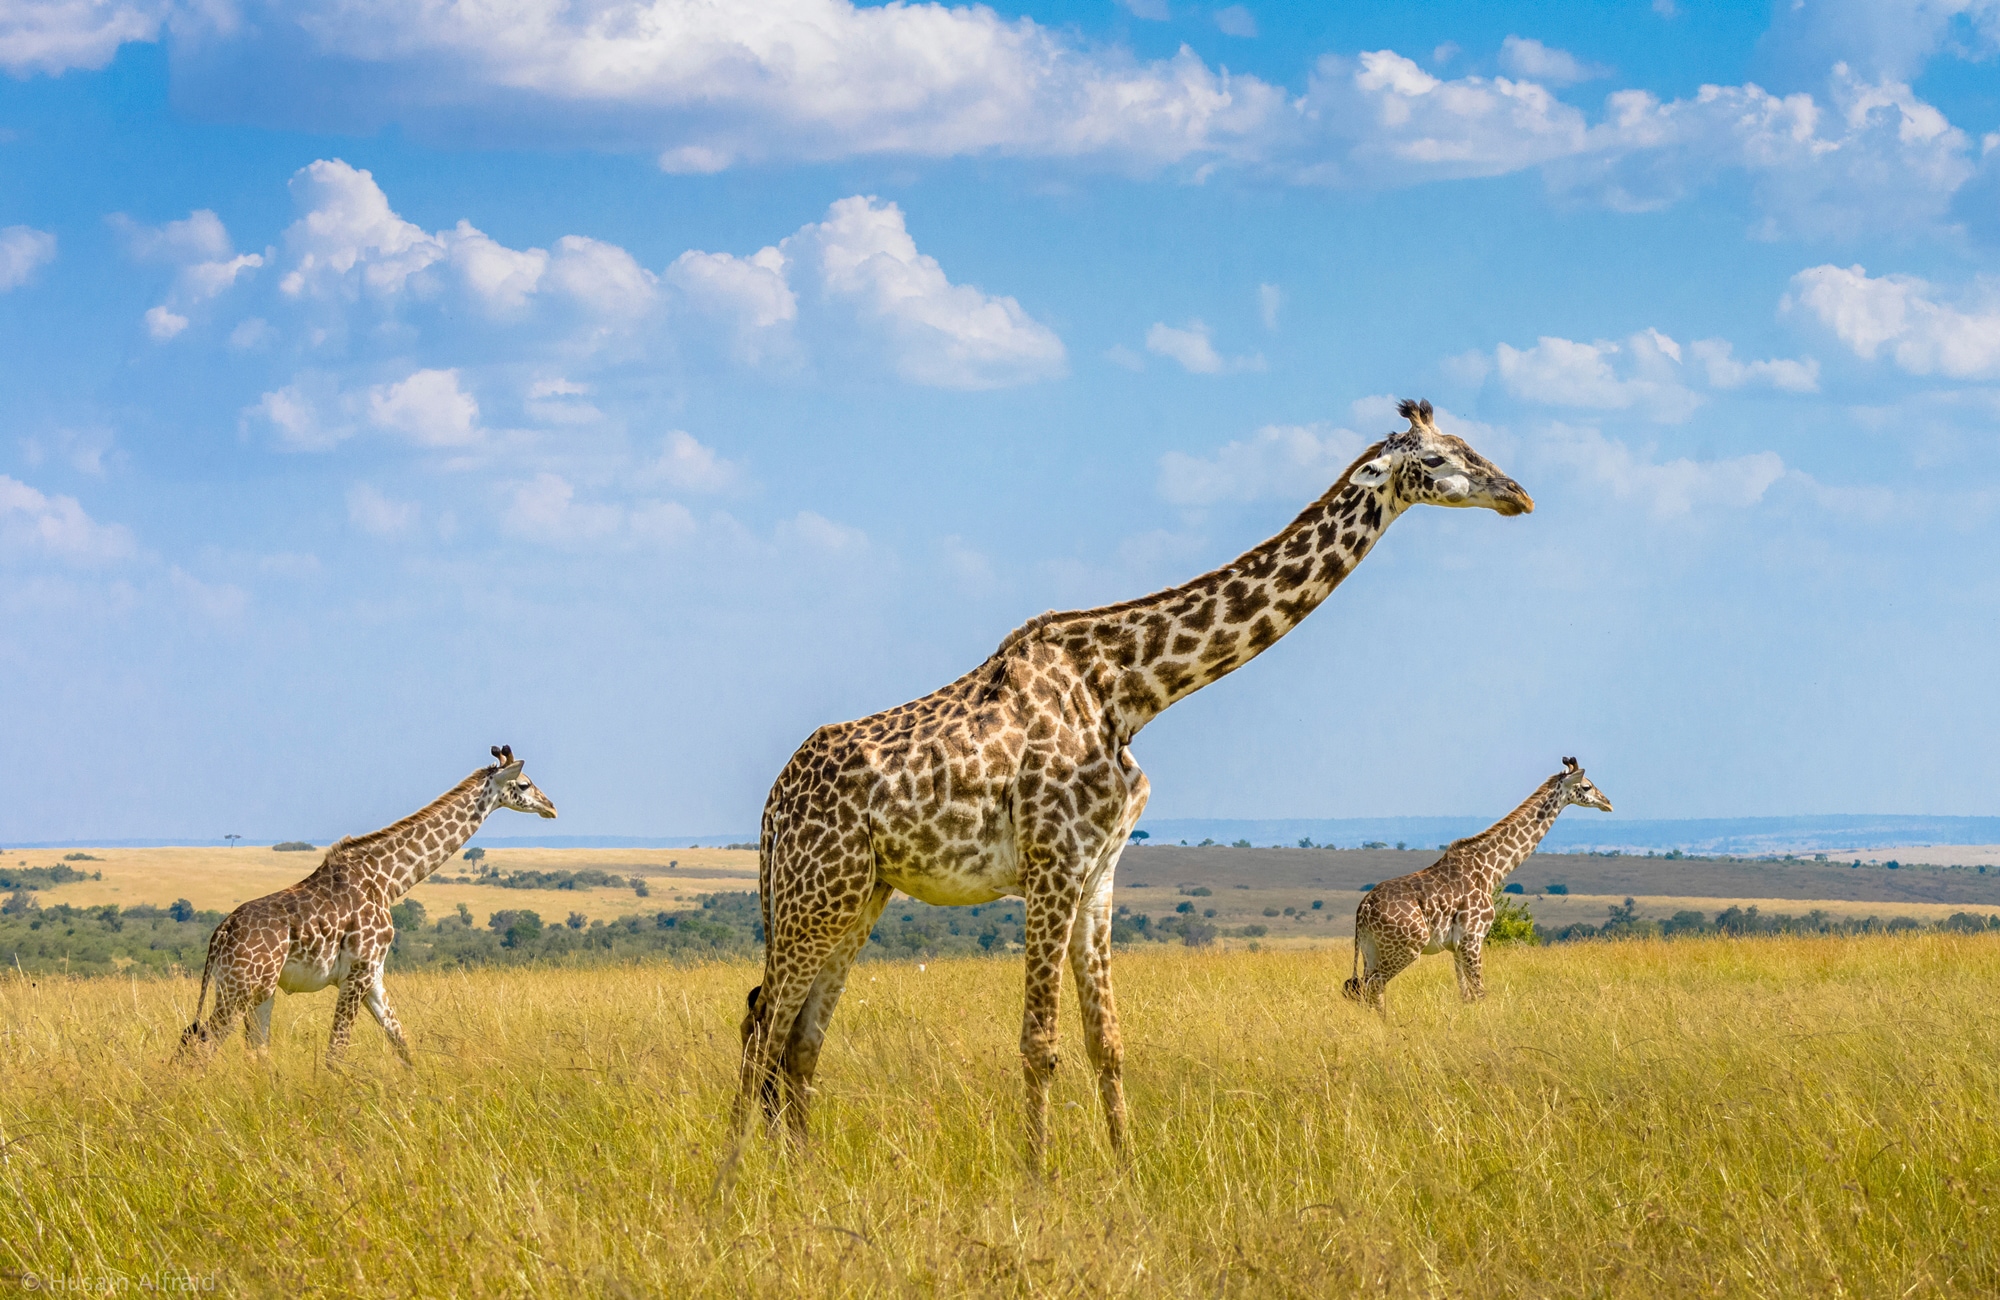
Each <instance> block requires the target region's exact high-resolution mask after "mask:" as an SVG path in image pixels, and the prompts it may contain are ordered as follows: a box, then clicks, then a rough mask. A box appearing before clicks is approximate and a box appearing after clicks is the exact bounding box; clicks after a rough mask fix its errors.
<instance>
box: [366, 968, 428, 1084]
mask: <svg viewBox="0 0 2000 1300" xmlns="http://www.w3.org/2000/svg"><path fill="white" fill-rule="evenodd" d="M364 1000H365V1002H366V1003H367V1006H368V1014H369V1015H371V1016H373V1017H375V1023H376V1024H378V1025H380V1026H382V1032H383V1033H385V1034H387V1035H389V1042H390V1043H391V1044H393V1045H394V1046H395V1048H396V1055H398V1056H400V1057H402V1058H403V1064H404V1065H405V1066H406V1067H414V1066H415V1065H416V1062H415V1061H413V1060H411V1059H410V1045H409V1044H408V1043H406V1042H404V1041H403V1026H402V1025H401V1024H400V1023H398V1022H397V1020H396V1013H395V1012H394V1011H392V1010H390V1008H389V995H388V994H387V993H385V992H384V991H383V989H382V968H381V966H379V965H378V966H376V967H375V971H374V978H372V979H371V980H369V981H368V992H367V994H366V995H365V998H364Z"/></svg>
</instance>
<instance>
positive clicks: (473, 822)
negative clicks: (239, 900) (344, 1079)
mask: <svg viewBox="0 0 2000 1300" xmlns="http://www.w3.org/2000/svg"><path fill="white" fill-rule="evenodd" d="M493 757H494V759H495V762H494V764H493V766H491V767H482V768H480V769H479V770H478V771H477V772H474V773H473V774H472V775H471V776H468V777H466V778H465V779H464V780H463V781H460V782H459V783H458V784H457V785H455V786H453V787H452V788H451V789H449V790H447V791H445V793H443V794H441V795H439V796H438V797H437V798H436V799H434V800H432V801H431V803H430V804H428V805H427V806H425V807H424V808H422V809H419V810H418V811H416V812H414V813H411V814H410V815H409V816H408V817H405V818H403V819H402V820H401V821H399V822H395V823H393V824H392V825H389V826H385V827H383V828H382V829H381V830H379V831H376V832H374V833H373V834H371V835H363V836H362V837H361V838H359V839H353V838H348V839H343V840H341V841H340V842H339V843H338V844H335V845H334V846H333V847H332V848H330V849H328V850H327V851H326V857H325V858H324V859H323V860H322V861H321V862H320V864H319V869H318V870H316V871H314V872H313V873H312V874H311V875H310V876H307V877H306V878H305V879H304V880H301V881H300V882H299V883H298V884H296V885H293V886H291V887H290V888H288V889H281V890H279V891H278V892H277V893H275V894H266V895H265V896H264V897H262V898H253V899H251V900H250V901H249V902H247V903H245V904H243V906H241V907H239V908H237V909H236V910H235V911H233V912H231V913H230V914H229V915H228V916H226V917H224V918H223V921H222V924H221V925H219V926H217V927H216V929H215V933H214V935H212V936H211V937H210V938H209V941H208V963H207V965H205V966H203V967H202V971H201V992H200V993H199V994H198V995H197V996H196V997H195V1003H194V1010H195V1021H194V1023H193V1024H191V1025H189V1026H188V1027H187V1031H186V1032H185V1033H183V1034H182V1035H181V1047H180V1054H181V1055H182V1056H183V1057H185V1056H186V1055H188V1054H189V1053H190V1052H192V1051H193V1050H194V1048H195V1046H196V1045H197V1044H199V1043H209V1042H219V1041H220V1040H221V1039H222V1037H223V1036H224V1035H225V1034H227V1033H228V1032H229V1026H230V1024H231V1022H233V1021H234V1020H235V1019H236V1017H237V1016H243V1017H244V1020H243V1037H244V1038H245V1040H247V1041H248V1042H249V1044H250V1046H251V1048H252V1049H253V1050H257V1051H262V1050H264V1049H266V1048H268V1047H269V1046H270V1042H271V1004H272V1002H274V1001H275V1000H276V998H277V992H278V990H279V989H283V990H284V991H285V992H287V993H316V992H318V991H319V990H321V989H323V988H325V987H326V986H327V985H329V984H337V985H339V986H340V997H339V1000H338V1001H337V1002H335V1003H334V1007H333V1038H332V1040H331V1041H330V1042H329V1043H328V1044H327V1049H326V1061H327V1064H328V1065H329V1066H331V1065H333V1064H335V1063H336V1062H337V1061H338V1060H339V1057H340V1054H341V1053H342V1052H344V1051H345V1050H347V1043H348V1037H349V1032H350V1031H351V1030H352V1028H353V1026H354V1016H355V1013H356V1012H357V1011H359V1010H360V1009H361V1007H362V1005H363V1004H364V1003H365V1004H366V1005H367V1007H368V1012H369V1014H370V1015H372V1016H374V1017H375V1022H376V1023H377V1024H379V1025H381V1026H382V1031H383V1032H384V1033H386V1034H388V1035H389V1041H390V1042H391V1043H393V1044H395V1047H396V1051H397V1053H398V1054H399V1055H400V1056H401V1057H402V1058H403V1064H405V1065H409V1064H411V1061H410V1048H409V1045H408V1044H407V1043H405V1042H404V1041H403V1027H402V1026H401V1025H400V1024H398V1023H397V1021H396V1013H395V1012H394V1011H391V1010H390V1009H389V1000H388V996H387V995H386V994H385V993H384V992H383V991H382V963H383V959H384V958H385V957H386V956H387V955H388V952H389V944H390V943H391V942H392V941H393V940H394V939H395V937H396V929H395V926H394V925H393V924H391V922H390V919H389V908H390V906H391V905H393V904H394V903H395V902H396V900H397V899H399V898H401V897H402V896H403V895H405V894H407V893H409V892H410V890H412V889H414V888H415V887H416V886H417V884H418V882H420V881H422V880H423V878H424V877H425V876H428V875H430V873H431V872H433V871H435V870H437V868H438V867H439V866H441V865H443V864H444V863H445V862H447V861H449V860H450V859H451V856H452V854H454V853H456V852H458V850H459V849H460V848H461V847H463V846H464V844H465V842H466V841H467V840H469V839H471V838H472V836H473V833H474V832H475V831H477V830H478V829H479V827H480V824H481V823H482V822H484V821H485V820H486V818H487V817H488V816H490V815H491V814H492V813H493V811H494V810H495V809H496V808H512V809H514V810H515V811H516V812H526V813H534V814H536V815H538V816H541V817H553V816H555V815H556V806H555V805H554V804H553V803H551V802H549V797H548V796H547V795H545V794H543V793H542V792H541V791H540V790H539V789H537V788H536V786H535V783H534V782H533V781H530V780H529V779H528V778H527V777H525V776H523V775H521V760H520V759H517V758H515V757H514V749H513V747H512V746H511V745H508V746H500V745H496V746H494V747H493ZM210 983H213V984H214V985H215V1009H214V1011H213V1013H212V1014H210V1016H209V1018H208V1023H207V1024H203V1023H202V1020H201V1004H202V1001H203V1000H204V999H206V998H207V996H208V986H209V985H210Z"/></svg>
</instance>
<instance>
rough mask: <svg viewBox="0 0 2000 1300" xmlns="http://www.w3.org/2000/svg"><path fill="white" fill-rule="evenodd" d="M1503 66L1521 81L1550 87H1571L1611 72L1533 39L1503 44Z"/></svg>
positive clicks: (1518, 38) (1509, 40)
mask: <svg viewBox="0 0 2000 1300" xmlns="http://www.w3.org/2000/svg"><path fill="white" fill-rule="evenodd" d="M1500 66H1501V67H1502V68H1503V69H1505V70H1506V71H1508V72H1510V73H1512V74H1513V75H1515V76H1517V77H1525V78H1527V79H1528V80H1530V81H1539V82H1541V83H1542V84H1543V85H1548V86H1568V85H1574V84H1575V83H1576V82H1579V81H1594V80H1596V79H1597V78H1599V77H1603V76H1609V75H1610V71H1611V70H1610V69H1609V68H1604V67H1600V66H1598V65H1597V64H1594V63H1585V62H1583V61H1582V60H1581V59H1579V58H1577V57H1576V56H1575V55H1574V54H1571V53H1570V52H1569V51H1568V50H1558V49H1554V48H1552V47H1550V46H1547V45H1544V44H1542V43H1541V42H1540V41H1538V40H1535V39H1533V38H1532V37H1522V36H1509V37H1508V38H1507V39H1506V40H1504V41H1502V42H1500Z"/></svg>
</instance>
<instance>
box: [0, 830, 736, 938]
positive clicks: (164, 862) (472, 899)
mask: <svg viewBox="0 0 2000 1300" xmlns="http://www.w3.org/2000/svg"><path fill="white" fill-rule="evenodd" d="M325 851H326V845H324V844H322V845H320V847H319V848H318V849H317V850H315V851H313V852H311V853H276V852H273V851H272V850H271V849H270V847H269V846H263V845H260V846H257V847H254V848H253V847H250V846H247V845H242V846H238V847H236V848H233V849H231V848H213V847H190V848H158V849H85V850H82V852H86V853H89V854H91V855H92V856H93V857H96V858H98V859H100V860H99V861H96V862H72V863H70V864H68V865H70V866H73V867H75V868H77V869H78V870H81V871H93V872H102V873H103V875H104V878H103V879H102V880H80V881H75V882H73V883H71V884H67V885H58V886H56V887H55V888H53V889H45V890H41V891H39V893H38V897H39V898H40V900H41V902H42V904H43V905H44V906H49V905H52V904H56V903H69V904H71V905H72V906H75V907H94V906H96V905H98V904H100V903H116V904H118V906H120V907H131V906H133V905H135V904H138V903H151V904H154V905H156V906H160V907H164V906H166V905H167V904H169V903H171V902H173V901H174V900H175V899H177V898H185V899H187V900H188V901H189V902H190V903H193V904H194V905H195V906H196V907H198V908H200V909H202V910H204V911H217V912H228V911H231V910H233V909H234V908H235V907H236V905H237V904H239V903H247V902H249V901H250V900H251V899H253V898H258V897H261V896H262V895H265V894H269V893H272V892H274V891H276V890H280V889H283V888H284V887H285V886H287V885H293V884H297V883H298V882H299V881H301V880H303V879H305V878H306V877H307V876H309V875H311V874H312V871H313V868H314V867H317V866H318V865H319V862H320V859H321V858H322V857H324V856H325ZM61 857H62V853H61V852H58V851H55V850H50V849H28V850H20V849H16V850H11V851H10V852H9V853H8V854H7V860H8V862H9V863H10V864H11V863H13V862H18V861H26V862H27V863H28V864H29V865H30V866H38V867H45V866H48V865H50V864H52V863H54V862H57V861H60V860H61ZM676 861H677V862H679V863H680V866H679V868H677V869H676V870H674V871H667V870H666V869H665V868H666V865H667V864H668V863H669V862H676ZM484 865H486V866H489V867H497V868H499V869H500V870H502V871H580V870H582V869H584V868H586V867H597V868H600V869H602V870H605V871H610V872H614V873H616V874H619V875H628V876H629V875H631V874H633V873H634V872H636V873H637V874H639V875H642V876H644V877H645V878H646V887H647V888H648V889H649V890H650V891H651V895H650V896H649V897H646V898H641V897H639V896H638V895H637V894H635V893H633V892H632V891H631V890H629V889H586V890H569V889H495V888H493V887H492V886H489V885H455V884H447V883H444V882H441V881H437V880H427V881H425V882H424V883H423V884H421V885H419V886H417V887H416V889H415V890H413V891H411V894H410V897H412V898H414V899H416V900H417V901H418V902H419V903H422V904H423V905H424V909H425V910H426V911H427V912H429V913H430V915H432V916H434V917H435V916H446V915H449V914H450V913H451V912H452V911H454V910H455V909H456V908H457V907H458V905H459V904H460V903H464V904H465V905H466V907H467V908H468V909H470V910H471V912H472V914H473V915H474V916H475V917H477V918H478V920H479V923H480V924H484V923H485V920H486V918H487V917H488V916H490V915H491V914H492V913H494V912H497V911H500V910H501V909H503V908H510V907H511V908H530V909H533V910H534V911H536V912H538V913H540V914H541V916H542V917H543V918H544V919H545V920H551V921H560V920H562V919H563V917H565V916H567V915H568V914H569V913H570V912H582V913H583V914H584V915H585V916H587V917H589V918H590V919H591V920H593V921H612V920H616V919H617V918H619V917H621V916H629V915H631V914H632V913H634V912H657V911H659V910H660V909H661V908H675V907H685V906H687V905H688V904H687V901H686V900H687V899H688V898H690V897H692V896H694V895H696V894H708V893H716V892H726V891H732V890H753V891H754V890H755V889H756V888H757V855H756V853H755V852H753V851H749V850H743V849H735V850H731V849H490V850H488V851H487V855H486V858H485V860H484ZM473 869H474V868H473V865H472V864H471V863H468V862H462V861H458V860H456V859H454V860H453V861H452V862H451V863H450V864H449V865H447V866H446V867H445V868H444V869H443V870H442V871H441V872H440V874H441V875H446V876H458V875H462V874H468V873H470V872H471V871H472V870H473Z"/></svg>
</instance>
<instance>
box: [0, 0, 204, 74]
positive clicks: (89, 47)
mask: <svg viewBox="0 0 2000 1300" xmlns="http://www.w3.org/2000/svg"><path fill="white" fill-rule="evenodd" d="M167 9H168V5H167V4H166V3H164V0H140V2H138V3H134V2H133V0H9V2H8V3H7V5H6V6H5V7H0V70H5V71H6V72H9V73H11V74H12V75H14V76H16V77H25V76H27V75H28V74H29V73H31V72H44V73H47V74H49V75H51V76H54V75H55V74H56V73H59V72H62V71H64V70H65V69H67V68H101V67H103V66H104V65H105V64H107V63H109V62H111V56H112V55H114V54H116V53H117V52H118V47H119V46H121V45H123V44H125V43H126V42H127V41H150V40H153V39H154V38H155V37H157V36H158V35H159V31H160V24H161V22H162V20H163V19H164V18H165V16H166V13H167Z"/></svg>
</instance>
